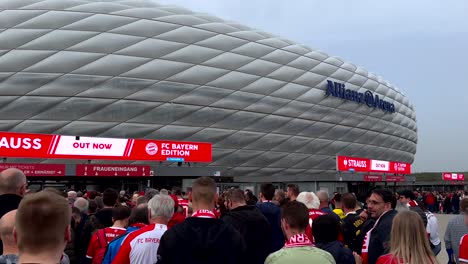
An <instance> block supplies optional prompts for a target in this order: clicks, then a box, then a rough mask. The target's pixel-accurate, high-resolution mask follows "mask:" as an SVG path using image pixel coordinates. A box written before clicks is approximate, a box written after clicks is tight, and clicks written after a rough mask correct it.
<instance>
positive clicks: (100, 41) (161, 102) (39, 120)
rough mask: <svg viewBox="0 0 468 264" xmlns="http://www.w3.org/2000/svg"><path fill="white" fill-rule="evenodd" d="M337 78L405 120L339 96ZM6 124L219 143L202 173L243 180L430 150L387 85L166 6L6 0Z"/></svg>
mask: <svg viewBox="0 0 468 264" xmlns="http://www.w3.org/2000/svg"><path fill="white" fill-rule="evenodd" d="M327 80H333V81H338V82H342V83H345V85H346V87H347V88H349V89H353V90H356V91H360V92H364V90H366V89H368V90H371V91H372V92H373V93H374V94H377V95H379V97H380V98H383V99H384V100H387V101H391V102H393V103H394V104H395V106H396V113H394V114H389V113H385V112H383V111H381V110H378V109H371V108H368V107H367V106H365V105H362V104H356V103H353V102H349V101H344V100H341V99H337V98H332V97H326V96H325V89H326V84H327V83H326V81H327ZM0 119H1V121H0V129H1V130H6V131H17V132H37V133H63V134H72V135H86V136H106V137H136V138H154V139H171V140H192V141H207V142H211V143H213V148H214V149H213V158H214V160H213V162H212V163H211V164H200V166H221V167H224V168H225V171H224V172H223V173H224V175H232V176H285V177H290V176H294V175H302V176H304V175H306V176H307V175H312V174H314V173H326V172H333V171H334V169H335V165H334V163H335V160H334V159H333V157H334V156H335V155H337V154H341V155H352V156H360V157H369V158H378V159H387V160H395V161H403V162H412V161H413V160H414V154H415V152H416V144H417V126H416V115H415V112H414V108H413V106H412V105H411V104H410V102H409V99H408V98H407V97H406V96H405V95H404V94H403V93H402V92H401V91H400V90H399V89H398V88H396V87H394V86H392V85H391V84H389V83H388V82H387V81H385V80H384V79H383V78H381V77H379V76H377V75H375V74H373V73H370V72H368V71H367V70H365V69H363V68H361V67H357V66H355V65H353V64H351V63H348V62H344V61H343V60H342V59H340V58H337V57H331V56H328V55H327V54H326V53H324V52H322V51H319V50H313V49H310V48H308V47H305V46H303V45H298V44H296V43H294V42H292V41H289V40H287V39H283V38H279V37H275V36H273V35H271V34H269V33H266V32H262V31H258V30H253V29H251V28H249V27H247V26H244V25H241V24H237V23H232V22H225V21H223V20H222V19H220V18H217V17H213V16H210V15H206V14H198V13H193V12H191V11H189V10H186V9H183V8H179V7H173V6H163V5H159V4H157V3H155V2H153V1H128V0H127V1H119V0H117V1H105V0H102V1H100V0H3V1H0ZM43 162H48V161H43ZM285 180H287V179H286V178H285Z"/></svg>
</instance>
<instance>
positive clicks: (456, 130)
mask: <svg viewBox="0 0 468 264" xmlns="http://www.w3.org/2000/svg"><path fill="white" fill-rule="evenodd" d="M158 2H159V3H164V4H174V5H178V6H182V7H185V8H188V9H191V10H193V11H197V12H204V13H209V14H212V15H216V16H218V17H221V18H223V19H227V20H233V21H236V22H239V23H241V24H245V25H247V26H250V27H253V28H258V29H261V30H264V31H267V32H271V33H273V34H276V35H279V36H282V37H285V38H288V39H291V40H294V41H296V42H298V43H302V44H305V45H307V46H309V47H311V48H316V49H320V50H323V51H325V52H326V53H328V54H329V55H333V56H338V57H341V58H343V59H345V60H347V61H350V62H352V63H354V64H356V65H360V66H363V67H364V68H366V69H367V70H369V71H370V72H373V73H376V74H377V75H381V76H383V77H384V79H386V80H388V81H390V82H391V83H393V84H395V85H396V86H398V87H399V88H400V89H402V90H403V91H404V92H405V94H406V95H407V96H408V97H409V98H410V100H411V102H412V103H413V105H414V106H415V108H416V116H417V121H418V122H417V123H418V136H419V142H418V152H417V154H416V161H415V163H414V167H413V171H416V172H420V171H453V172H457V171H468V1H465V0H459V1H454V0H432V1H428V0H411V1H408V0H388V1H375V0H367V1H364V0H362V1H358V0H353V1H349V0H337V1H335V0H328V1H323V0H301V1H300V0H289V1H285V0H249V1H247V0H230V1H228V0H162V1H158Z"/></svg>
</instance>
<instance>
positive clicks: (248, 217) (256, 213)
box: [221, 205, 271, 264]
mask: <svg viewBox="0 0 468 264" xmlns="http://www.w3.org/2000/svg"><path fill="white" fill-rule="evenodd" d="M221 220H223V221H224V222H225V223H227V224H229V225H231V226H232V227H234V228H235V229H236V230H237V231H239V233H240V234H241V236H242V237H243V239H244V242H245V246H246V254H247V256H249V257H248V259H246V261H245V262H244V263H249V264H257V263H258V264H263V263H264V262H265V259H266V258H267V257H268V255H269V253H270V244H269V243H268V241H270V240H271V228H270V224H269V223H268V220H267V219H266V218H265V216H264V215H263V214H262V212H260V210H259V209H258V208H257V207H256V206H254V205H246V206H241V207H237V208H235V209H232V210H231V211H229V212H227V213H225V214H224V215H223V216H222V217H221Z"/></svg>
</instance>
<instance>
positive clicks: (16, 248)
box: [0, 169, 468, 264]
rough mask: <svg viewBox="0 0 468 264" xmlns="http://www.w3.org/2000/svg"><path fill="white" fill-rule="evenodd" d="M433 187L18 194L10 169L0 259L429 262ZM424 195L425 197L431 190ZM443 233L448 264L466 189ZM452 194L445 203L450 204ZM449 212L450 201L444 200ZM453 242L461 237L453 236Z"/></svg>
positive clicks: (463, 252) (456, 250)
mask: <svg viewBox="0 0 468 264" xmlns="http://www.w3.org/2000/svg"><path fill="white" fill-rule="evenodd" d="M438 195H440V194H438V193H431V192H427V193H425V192H423V193H418V192H413V191H401V192H399V193H393V192H391V191H390V190H386V189H374V190H371V191H369V194H368V195H367V197H366V200H365V201H364V202H363V203H361V202H359V201H358V200H357V198H356V196H355V195H354V194H353V193H343V194H338V193H335V194H334V195H333V197H332V198H331V199H329V195H328V193H327V192H324V191H319V192H317V193H314V192H300V190H299V187H298V186H297V185H294V184H290V185H288V188H287V190H286V191H283V190H278V189H275V187H274V185H272V184H268V183H266V184H262V185H261V187H260V191H259V195H258V198H257V196H256V195H255V194H254V193H253V192H252V191H250V190H246V191H243V190H240V189H235V188H233V189H229V190H226V191H224V192H223V193H221V194H218V193H217V191H216V184H215V182H214V181H213V179H211V178H209V177H201V178H198V179H197V180H195V181H194V182H193V185H192V187H191V191H190V192H189V193H187V194H186V193H183V192H182V191H181V189H180V188H173V189H171V190H170V191H169V190H165V189H162V190H155V189H149V190H147V191H145V192H138V193H133V194H131V195H129V194H127V193H126V192H125V191H121V192H120V193H118V192H117V191H116V190H112V189H106V190H105V191H104V192H103V193H102V194H101V193H97V192H94V191H91V192H85V191H83V192H75V191H69V192H68V193H62V192H61V191H58V190H56V189H52V188H50V189H49V188H46V189H44V190H42V191H39V192H36V193H27V181H26V177H25V176H24V174H23V173H22V172H21V171H20V170H17V169H7V170H5V171H3V172H1V173H0V238H1V240H2V241H1V242H2V243H1V244H2V245H3V247H2V248H0V253H1V255H0V264H3V263H8V264H14V263H64V264H65V263H80V264H81V263H116V264H120V263H162V264H164V263H228V264H229V263H233V264H234V263H252V264H260V263H266V264H282V263H295V264H301V263H322V264H328V263H338V264H354V263H358V264H359V263H365V264H375V263H377V264H387V263H388V264H399V263H408V264H413V263H414V264H422V263H433V264H434V263H438V261H437V259H436V256H437V254H439V252H440V251H441V240H440V238H439V235H438V222H437V218H436V217H435V215H434V214H433V213H434V212H437V211H438V210H437V206H435V205H437V201H438V200H439V197H438ZM431 196H433V198H431ZM462 196H463V194H462V193H460V195H459V194H453V196H452V198H451V200H453V198H454V197H458V204H459V207H458V208H459V209H458V210H460V211H461V214H460V215H458V216H456V217H454V218H453V219H452V220H451V221H450V223H449V225H448V227H447V231H446V234H445V238H444V240H445V244H446V250H447V254H448V255H449V261H450V263H455V262H456V263H468V256H467V255H468V235H465V234H467V233H468V216H467V214H466V213H467V212H468V211H467V210H468V197H466V198H462ZM454 204H456V203H453V202H452V206H453V207H455V205H454ZM454 212H455V208H454ZM460 241H461V245H460Z"/></svg>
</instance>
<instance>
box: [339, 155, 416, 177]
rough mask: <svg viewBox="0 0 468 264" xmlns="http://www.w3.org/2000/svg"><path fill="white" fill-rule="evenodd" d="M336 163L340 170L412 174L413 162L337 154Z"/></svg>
mask: <svg viewBox="0 0 468 264" xmlns="http://www.w3.org/2000/svg"><path fill="white" fill-rule="evenodd" d="M336 163H337V169H338V170H339V171H355V172H383V173H397V174H411V164H409V163H404V162H395V161H384V160H371V159H365V158H356V157H347V156H337V157H336Z"/></svg>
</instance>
